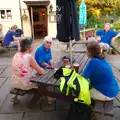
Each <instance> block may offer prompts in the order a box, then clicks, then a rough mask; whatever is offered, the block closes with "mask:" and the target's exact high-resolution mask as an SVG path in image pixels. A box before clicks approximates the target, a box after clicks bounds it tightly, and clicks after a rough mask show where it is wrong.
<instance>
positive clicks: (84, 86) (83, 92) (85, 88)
mask: <svg viewBox="0 0 120 120" xmlns="http://www.w3.org/2000/svg"><path fill="white" fill-rule="evenodd" d="M62 69H63V76H64V77H60V92H63V89H64V87H65V85H67V87H66V96H68V95H69V92H70V90H71V89H72V90H74V91H77V90H78V89H77V88H78V87H79V88H80V89H79V91H77V92H79V95H78V97H77V98H75V99H74V101H75V102H78V101H83V103H85V104H88V105H90V104H91V99H90V91H89V82H88V81H87V80H86V79H85V78H84V77H82V76H81V75H79V74H78V73H76V72H75V70H73V69H69V68H62ZM68 76H69V80H66V77H68ZM75 80H77V83H78V84H76V83H75Z"/></svg>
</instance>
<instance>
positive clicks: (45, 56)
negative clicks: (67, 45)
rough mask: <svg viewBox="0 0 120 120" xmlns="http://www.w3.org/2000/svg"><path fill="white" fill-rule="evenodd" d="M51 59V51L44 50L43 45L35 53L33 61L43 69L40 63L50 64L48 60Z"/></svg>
mask: <svg viewBox="0 0 120 120" xmlns="http://www.w3.org/2000/svg"><path fill="white" fill-rule="evenodd" d="M51 59H52V55H51V49H48V50H47V49H45V47H44V45H42V46H40V47H39V48H38V49H37V50H36V52H35V60H36V61H37V63H38V64H39V66H40V67H42V68H45V67H44V66H42V65H41V63H43V62H45V63H47V64H50V60H51Z"/></svg>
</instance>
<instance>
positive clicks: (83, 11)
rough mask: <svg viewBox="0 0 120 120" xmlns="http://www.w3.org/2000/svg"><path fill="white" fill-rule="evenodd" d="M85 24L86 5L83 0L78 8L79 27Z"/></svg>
mask: <svg viewBox="0 0 120 120" xmlns="http://www.w3.org/2000/svg"><path fill="white" fill-rule="evenodd" d="M86 24H87V12H86V5H85V2H84V0H82V3H81V5H80V7H79V25H86Z"/></svg>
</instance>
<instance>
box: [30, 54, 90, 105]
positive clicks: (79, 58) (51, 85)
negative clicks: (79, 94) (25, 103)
mask: <svg viewBox="0 0 120 120" xmlns="http://www.w3.org/2000/svg"><path fill="white" fill-rule="evenodd" d="M74 62H77V63H79V66H80V67H79V73H81V72H82V71H83V69H84V67H85V65H86V63H87V62H88V57H87V56H86V55H85V54H84V53H76V54H74V55H73V63H74ZM62 64H63V63H62V60H61V61H60V62H59V63H58V67H59V68H61V67H62ZM55 73H56V70H55V69H48V70H46V73H45V75H42V76H40V75H37V76H35V77H33V78H32V79H31V82H33V83H36V84H37V85H38V90H39V91H40V95H38V96H39V97H43V96H49V97H53V98H58V99H62V100H73V99H74V97H75V96H70V95H69V96H66V95H65V93H60V92H59V84H60V80H59V79H56V78H54V74H55ZM34 97H35V96H33V99H32V102H33V101H34V103H35V102H36V101H35V100H34ZM35 98H36V97H35Z"/></svg>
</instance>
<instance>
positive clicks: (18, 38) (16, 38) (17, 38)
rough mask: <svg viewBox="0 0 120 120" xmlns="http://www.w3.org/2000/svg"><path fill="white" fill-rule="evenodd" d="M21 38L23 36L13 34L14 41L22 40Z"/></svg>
mask: <svg viewBox="0 0 120 120" xmlns="http://www.w3.org/2000/svg"><path fill="white" fill-rule="evenodd" d="M20 39H21V37H15V36H13V40H14V41H16V40H20Z"/></svg>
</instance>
